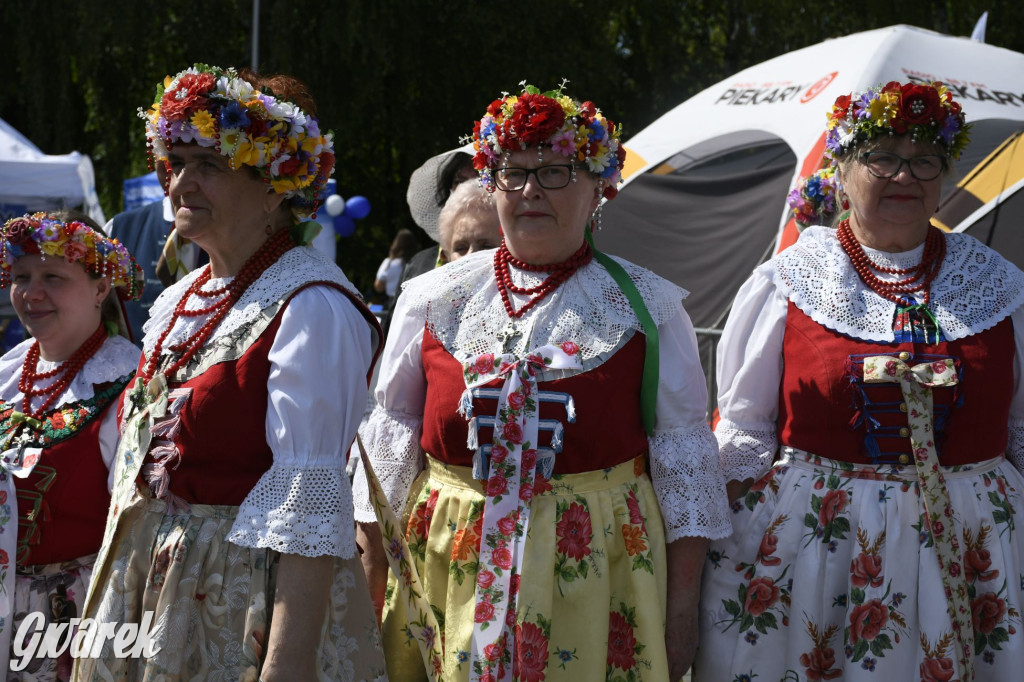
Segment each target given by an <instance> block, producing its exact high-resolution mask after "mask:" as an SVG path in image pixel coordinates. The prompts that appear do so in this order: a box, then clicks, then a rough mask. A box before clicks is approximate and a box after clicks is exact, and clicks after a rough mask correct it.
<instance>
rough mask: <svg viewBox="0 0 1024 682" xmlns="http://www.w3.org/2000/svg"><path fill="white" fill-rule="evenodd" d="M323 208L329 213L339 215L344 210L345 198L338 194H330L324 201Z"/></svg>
mask: <svg viewBox="0 0 1024 682" xmlns="http://www.w3.org/2000/svg"><path fill="white" fill-rule="evenodd" d="M324 208H326V209H327V213H328V214H330V215H341V214H342V213H344V212H345V200H344V199H342V198H341V196H340V195H337V194H332V195H331V196H329V197H327V201H325V202H324Z"/></svg>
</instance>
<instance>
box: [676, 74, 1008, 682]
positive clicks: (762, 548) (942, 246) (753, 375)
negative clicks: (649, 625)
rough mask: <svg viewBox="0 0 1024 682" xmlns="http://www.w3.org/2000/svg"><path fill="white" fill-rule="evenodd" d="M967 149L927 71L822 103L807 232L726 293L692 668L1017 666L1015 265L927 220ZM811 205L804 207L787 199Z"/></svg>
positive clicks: (867, 674)
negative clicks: (821, 146) (722, 536)
mask: <svg viewBox="0 0 1024 682" xmlns="http://www.w3.org/2000/svg"><path fill="white" fill-rule="evenodd" d="M966 143H967V125H966V123H965V120H964V116H963V113H962V112H961V111H960V105H959V104H958V103H957V102H956V101H954V100H953V97H952V94H951V93H950V91H949V90H948V89H947V88H946V87H944V86H943V85H942V84H939V83H935V84H924V85H918V84H912V83H906V84H900V83H895V82H892V83H888V84H887V85H885V86H882V87H877V88H872V89H869V90H867V91H865V92H862V93H854V94H852V95H847V96H843V97H840V98H838V99H837V100H836V102H835V105H834V106H833V108H832V111H831V112H830V114H829V116H828V132H827V136H826V146H827V150H828V158H829V160H830V166H831V167H830V168H828V169H826V171H825V172H823V173H819V174H817V176H816V177H815V178H813V179H812V180H811V181H810V182H809V183H807V185H806V186H805V187H804V188H803V191H802V192H797V193H796V194H795V195H794V196H793V200H792V203H793V204H794V207H795V208H796V209H797V213H798V214H799V215H800V216H803V217H810V216H817V217H818V218H819V219H820V218H821V217H822V213H821V212H820V211H819V210H818V207H817V206H816V203H817V202H818V201H819V200H831V201H835V200H836V191H837V188H838V195H839V199H838V203H839V204H840V207H841V208H842V209H844V210H845V211H846V212H845V213H843V214H842V215H841V216H840V219H839V220H838V222H837V225H836V227H834V228H833V227H824V226H815V227H808V228H807V229H805V230H804V231H803V232H802V234H801V235H800V239H799V240H798V241H797V243H796V244H795V245H794V246H792V247H790V248H789V249H787V250H786V251H783V252H782V253H780V254H779V255H778V256H776V257H775V258H773V259H772V260H771V261H769V262H768V263H765V264H764V265H762V266H761V267H759V268H758V269H757V270H755V271H754V274H753V275H752V276H751V278H750V279H749V280H748V281H747V282H746V284H745V285H744V286H743V287H742V288H741V290H740V292H739V294H738V295H737V298H736V302H735V304H734V305H733V310H732V312H731V314H730V316H729V322H728V324H727V326H726V330H725V334H724V335H723V337H722V341H721V344H720V346H719V387H720V388H719V409H720V411H721V415H722V420H721V422H720V423H719V425H718V428H717V431H716V435H717V436H718V441H719V446H720V448H721V456H722V460H723V466H725V468H726V476H727V478H728V479H730V484H729V486H730V493H731V495H730V497H731V498H732V499H733V500H734V502H733V526H734V528H735V532H734V533H733V536H732V537H731V538H730V539H729V540H726V541H724V542H717V543H713V544H712V547H711V551H710V552H709V554H708V563H707V565H706V566H705V570H704V588H703V597H702V602H701V604H702V606H701V650H700V653H699V655H698V659H697V664H696V666H695V669H696V678H697V679H699V680H714V681H716V682H717V681H719V680H741V679H752V678H756V679H758V680H822V679H840V678H841V679H844V680H918V679H920V680H952V679H957V680H963V681H968V680H1004V679H1016V678H1017V677H1019V676H1020V671H1021V670H1022V668H1024V640H1022V638H1021V635H1020V628H1021V619H1020V609H1021V606H1022V584H1021V576H1022V575H1024V543H1022V542H1021V538H1020V535H1019V533H1020V518H1019V516H1018V514H1019V510H1021V509H1024V479H1022V478H1021V473H1020V471H1019V469H1020V468H1021V467H1024V421H1022V420H1024V391H1022V389H1021V363H1020V358H1021V357H1022V353H1021V351H1022V343H1021V338H1022V336H1021V335H1019V334H1017V333H1016V330H1017V329H1024V326H1022V325H1024V312H1022V309H1021V303H1022V302H1024V273H1021V272H1020V270H1018V269H1017V268H1016V267H1014V266H1013V265H1011V264H1010V263H1008V262H1007V261H1006V260H1004V259H1003V258H1002V257H1001V256H1000V255H999V254H997V253H995V252H994V251H992V250H991V249H989V248H987V247H985V246H984V245H983V244H980V243H979V242H978V241H976V240H975V239H973V238H971V237H969V236H967V235H963V234H945V233H943V232H942V231H940V230H939V229H938V228H936V227H935V226H933V225H931V224H930V218H931V216H932V214H933V213H934V212H935V210H936V206H937V205H938V202H939V194H940V189H941V184H942V178H943V175H944V174H946V173H947V172H948V170H949V168H950V162H951V160H952V159H955V158H957V157H958V156H959V154H960V152H961V150H962V149H963V148H964V146H965V145H966ZM808 200H810V202H808Z"/></svg>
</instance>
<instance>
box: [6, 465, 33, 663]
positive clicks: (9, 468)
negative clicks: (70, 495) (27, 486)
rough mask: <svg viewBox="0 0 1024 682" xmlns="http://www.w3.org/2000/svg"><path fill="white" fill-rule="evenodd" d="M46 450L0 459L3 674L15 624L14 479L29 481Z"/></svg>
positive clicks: (15, 539)
mask: <svg viewBox="0 0 1024 682" xmlns="http://www.w3.org/2000/svg"><path fill="white" fill-rule="evenodd" d="M42 452H43V451H42V449H40V448H29V447H16V448H13V449H10V450H5V451H4V452H3V454H2V455H0V670H7V664H8V660H9V659H8V656H9V653H10V648H11V635H12V634H13V633H12V632H11V626H12V625H13V624H14V575H15V562H16V557H17V555H18V491H17V489H16V488H15V486H14V477H15V476H17V477H18V478H27V477H28V476H29V474H31V473H32V470H33V469H35V467H36V464H38V463H39V459H40V457H41V456H42Z"/></svg>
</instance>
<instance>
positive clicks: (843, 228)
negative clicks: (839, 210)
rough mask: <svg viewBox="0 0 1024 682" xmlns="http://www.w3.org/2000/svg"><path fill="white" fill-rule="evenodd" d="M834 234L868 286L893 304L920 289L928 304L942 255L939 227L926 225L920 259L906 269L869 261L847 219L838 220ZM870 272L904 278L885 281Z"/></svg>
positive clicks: (943, 236)
mask: <svg viewBox="0 0 1024 682" xmlns="http://www.w3.org/2000/svg"><path fill="white" fill-rule="evenodd" d="M836 236H837V237H838V238H839V244H840V246H842V247H843V251H845V252H846V255H847V256H848V257H849V258H850V262H852V263H853V269H854V270H856V271H857V275H858V276H859V277H860V279H861V281H862V282H864V284H865V285H867V287H868V288H869V289H871V290H872V291H874V292H875V293H876V294H878V295H879V296H881V297H883V298H886V299H888V300H890V301H892V302H894V303H897V304H900V303H901V300H900V298H901V296H902V295H904V294H910V293H913V292H915V291H921V292H923V293H922V296H923V298H924V301H923V302H924V304H925V305H927V304H928V301H929V298H930V289H931V284H932V281H933V280H934V279H935V277H936V275H938V274H939V268H941V267H942V261H943V260H944V259H945V257H946V235H944V234H943V233H942V230H940V229H939V228H937V227H935V226H934V225H930V226H929V227H928V236H927V237H926V238H925V242H924V251H923V252H922V254H921V262H920V263H918V264H917V265H915V266H914V267H910V268H892V267H886V266H882V265H879V264H877V263H875V262H874V261H873V260H871V257H870V256H868V254H867V253H865V252H864V247H863V246H861V244H860V242H858V241H857V238H856V237H854V235H853V230H852V229H850V221H849V219H846V220H843V221H842V222H840V223H839V227H838V228H837V229H836ZM874 271H877V272H884V273H887V274H890V275H897V276H903V275H906V277H903V278H902V279H898V280H895V281H886V280H883V279H881V278H880V277H878V275H876V274H875V272H874Z"/></svg>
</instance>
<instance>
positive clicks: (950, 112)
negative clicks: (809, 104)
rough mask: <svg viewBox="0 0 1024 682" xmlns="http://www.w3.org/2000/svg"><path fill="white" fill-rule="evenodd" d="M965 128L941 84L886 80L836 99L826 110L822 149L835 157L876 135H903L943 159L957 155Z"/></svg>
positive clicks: (964, 140) (957, 106)
mask: <svg viewBox="0 0 1024 682" xmlns="http://www.w3.org/2000/svg"><path fill="white" fill-rule="evenodd" d="M969 130H970V126H969V125H968V124H967V123H966V120H965V119H964V114H963V112H962V111H961V110H960V103H959V102H955V101H953V93H952V92H950V90H949V88H947V87H946V86H945V85H943V84H942V83H939V82H934V83H929V84H926V85H920V84H917V83H902V84H901V83H898V82H896V81H890V82H888V83H886V84H885V85H882V86H878V87H874V88H869V89H868V90H866V91H864V92H862V93H852V94H849V95H841V96H840V97H837V98H836V101H835V104H833V105H832V111H831V112H829V114H828V126H827V132H826V135H825V149H826V154H827V155H828V156H829V157H830V158H831V159H832V160H833V161H835V160H837V159H838V158H839V157H841V156H842V155H843V154H845V153H847V152H848V151H850V150H851V149H853V148H854V147H856V146H857V145H859V144H861V143H863V142H866V141H867V140H870V139H873V138H875V137H878V136H880V135H904V134H909V135H910V137H911V139H912V140H913V141H914V142H924V143H933V144H936V145H938V146H939V147H941V148H942V149H943V150H945V153H946V157H947V158H949V159H958V158H960V153H961V152H962V151H963V149H964V147H966V146H967V140H968V132H969Z"/></svg>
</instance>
